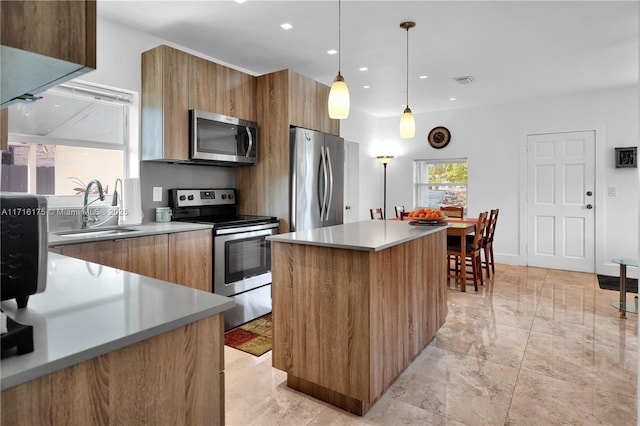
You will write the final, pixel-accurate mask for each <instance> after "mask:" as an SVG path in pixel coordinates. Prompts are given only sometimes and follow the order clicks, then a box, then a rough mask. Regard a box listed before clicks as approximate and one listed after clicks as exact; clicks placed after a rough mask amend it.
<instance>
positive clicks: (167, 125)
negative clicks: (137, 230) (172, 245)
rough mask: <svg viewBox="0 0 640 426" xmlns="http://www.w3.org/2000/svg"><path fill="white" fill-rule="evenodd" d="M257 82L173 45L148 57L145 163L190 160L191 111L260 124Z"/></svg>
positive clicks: (145, 63) (144, 104)
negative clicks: (196, 110) (257, 106)
mask: <svg viewBox="0 0 640 426" xmlns="http://www.w3.org/2000/svg"><path fill="white" fill-rule="evenodd" d="M255 88H256V78H255V77H253V76H251V75H249V74H245V73H243V72H240V71H237V70H234V69H231V68H228V67H225V66H223V65H220V64H216V63H214V62H211V61H207V60H205V59H202V58H199V57H196V56H193V55H190V54H188V53H185V52H182V51H180V50H177V49H174V48H172V47H169V46H164V45H163V46H158V47H156V48H153V49H151V50H148V51H146V52H144V53H143V54H142V101H141V102H142V160H167V161H169V160H174V161H186V160H188V159H189V109H200V110H204V111H207V112H214V113H218V114H224V115H229V116H233V117H238V118H242V119H245V120H250V121H256V105H255V104H256V103H255Z"/></svg>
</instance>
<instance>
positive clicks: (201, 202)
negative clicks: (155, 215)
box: [169, 188, 278, 331]
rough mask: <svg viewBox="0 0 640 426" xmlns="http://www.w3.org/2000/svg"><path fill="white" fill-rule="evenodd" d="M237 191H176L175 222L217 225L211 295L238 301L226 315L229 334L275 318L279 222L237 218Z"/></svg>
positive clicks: (172, 199)
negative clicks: (273, 238)
mask: <svg viewBox="0 0 640 426" xmlns="http://www.w3.org/2000/svg"><path fill="white" fill-rule="evenodd" d="M236 200H237V197H236V190H235V189H229V188H225V189H219V188H214V189H171V190H170V191H169V203H170V206H171V208H172V212H173V220H178V221H182V222H195V223H208V224H211V225H213V283H212V285H211V289H212V291H213V292H214V293H216V294H220V295H222V296H228V297H233V299H235V301H236V307H235V308H233V309H232V310H229V311H226V312H225V313H224V328H225V331H226V330H230V329H232V328H234V327H237V326H238V325H241V324H244V323H245V322H247V321H251V320H252V319H255V318H258V317H260V316H262V315H265V314H267V313H269V312H271V243H270V242H269V241H267V239H266V238H267V237H268V236H269V235H273V234H277V233H278V218H277V217H273V216H249V215H238V214H237V207H236Z"/></svg>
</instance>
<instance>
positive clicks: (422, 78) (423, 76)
mask: <svg viewBox="0 0 640 426" xmlns="http://www.w3.org/2000/svg"><path fill="white" fill-rule="evenodd" d="M419 78H420V79H421V80H424V79H425V78H427V76H426V75H421V76H420V77H419Z"/></svg>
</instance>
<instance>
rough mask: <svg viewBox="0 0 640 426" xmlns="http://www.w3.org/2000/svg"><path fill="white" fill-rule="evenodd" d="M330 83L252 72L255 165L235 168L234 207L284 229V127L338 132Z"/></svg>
mask: <svg viewBox="0 0 640 426" xmlns="http://www.w3.org/2000/svg"><path fill="white" fill-rule="evenodd" d="M329 90H330V88H329V87H327V86H325V85H323V84H320V83H318V82H316V81H315V80H313V79H311V78H309V77H305V76H303V75H301V74H298V73H295V72H293V71H290V70H283V71H278V72H274V73H271V74H265V75H262V76H260V77H258V81H257V88H256V93H257V99H258V111H257V112H258V123H259V124H260V127H259V134H260V137H259V144H258V158H259V160H258V164H256V165H255V166H253V167H240V168H238V169H236V187H237V188H238V205H239V211H240V213H243V214H258V215H269V216H276V217H279V218H280V232H288V231H289V216H290V214H289V192H290V188H289V143H290V142H289V128H290V126H299V127H305V128H308V129H312V130H318V131H321V132H325V133H330V134H333V135H340V121H339V120H333V119H331V118H329V113H328V112H327V102H328V99H329Z"/></svg>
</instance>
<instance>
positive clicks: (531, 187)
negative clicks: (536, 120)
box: [527, 131, 596, 272]
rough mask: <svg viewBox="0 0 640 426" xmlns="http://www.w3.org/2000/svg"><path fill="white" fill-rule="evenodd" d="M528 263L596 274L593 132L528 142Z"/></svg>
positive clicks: (538, 137) (534, 137)
mask: <svg viewBox="0 0 640 426" xmlns="http://www.w3.org/2000/svg"><path fill="white" fill-rule="evenodd" d="M527 157H528V159H527V160H528V163H527V165H528V168H527V171H528V182H527V218H528V219H527V231H528V232H527V233H528V238H527V264H528V265H529V266H539V267H545V268H554V269H566V270H571V271H582V272H594V269H595V225H594V224H595V221H594V217H595V208H596V205H595V194H594V186H595V133H594V132H593V131H585V132H569V133H552V134H551V133H550V134H541V135H529V136H528V138H527Z"/></svg>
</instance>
